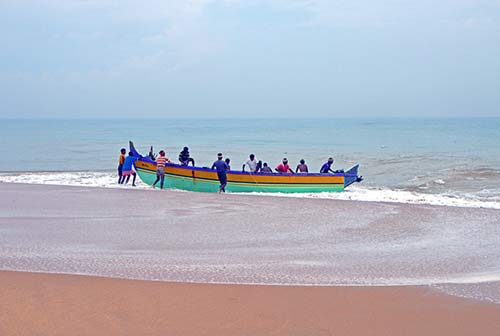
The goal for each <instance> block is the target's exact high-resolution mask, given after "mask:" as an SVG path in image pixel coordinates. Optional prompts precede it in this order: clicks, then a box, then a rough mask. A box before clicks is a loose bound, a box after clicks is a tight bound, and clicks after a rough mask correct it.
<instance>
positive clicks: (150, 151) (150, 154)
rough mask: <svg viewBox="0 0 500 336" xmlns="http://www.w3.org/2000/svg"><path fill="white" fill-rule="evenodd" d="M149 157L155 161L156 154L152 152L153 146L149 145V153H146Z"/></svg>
mask: <svg viewBox="0 0 500 336" xmlns="http://www.w3.org/2000/svg"><path fill="white" fill-rule="evenodd" d="M148 156H149V158H150V159H151V160H152V161H155V160H156V156H155V154H154V152H153V146H151V147H149V154H148Z"/></svg>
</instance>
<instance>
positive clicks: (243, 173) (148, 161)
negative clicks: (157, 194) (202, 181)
mask: <svg viewBox="0 0 500 336" xmlns="http://www.w3.org/2000/svg"><path fill="white" fill-rule="evenodd" d="M139 161H142V162H145V163H150V164H153V165H156V162H154V161H152V160H148V159H146V160H144V157H142V158H139ZM167 166H168V167H174V168H180V169H185V170H197V171H203V172H215V169H210V168H208V167H196V166H186V165H181V164H177V163H165V167H167ZM143 169H144V168H143ZM153 171H154V170H153ZM227 174H235V175H258V176H295V177H310V176H322V177H330V176H347V177H357V176H358V175H356V174H346V173H333V174H323V173H250V172H242V171H237V170H228V171H227Z"/></svg>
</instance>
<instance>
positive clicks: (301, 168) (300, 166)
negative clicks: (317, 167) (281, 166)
mask: <svg viewBox="0 0 500 336" xmlns="http://www.w3.org/2000/svg"><path fill="white" fill-rule="evenodd" d="M295 172H296V173H298V172H301V173H309V168H308V167H307V165H306V161H305V160H304V159H302V160H300V163H299V164H298V165H297V168H295Z"/></svg>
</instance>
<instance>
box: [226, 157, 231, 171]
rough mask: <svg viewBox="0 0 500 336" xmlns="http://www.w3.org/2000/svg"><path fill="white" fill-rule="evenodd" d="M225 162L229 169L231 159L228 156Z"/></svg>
mask: <svg viewBox="0 0 500 336" xmlns="http://www.w3.org/2000/svg"><path fill="white" fill-rule="evenodd" d="M225 161H226V164H227V170H231V159H230V158H226V160H225Z"/></svg>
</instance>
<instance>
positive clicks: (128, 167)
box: [122, 152, 137, 187]
mask: <svg viewBox="0 0 500 336" xmlns="http://www.w3.org/2000/svg"><path fill="white" fill-rule="evenodd" d="M135 161H137V158H136V157H135V156H134V153H132V152H129V153H128V156H127V157H126V158H125V161H124V162H123V167H122V169H123V171H122V176H123V178H124V179H125V177H127V179H126V180H125V184H127V183H128V181H129V180H130V175H133V176H134V178H133V179H132V186H133V187H135V178H136V177H137V174H136V173H135V171H134V170H133V169H132V166H133V165H134V163H135ZM122 183H123V181H122Z"/></svg>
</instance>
